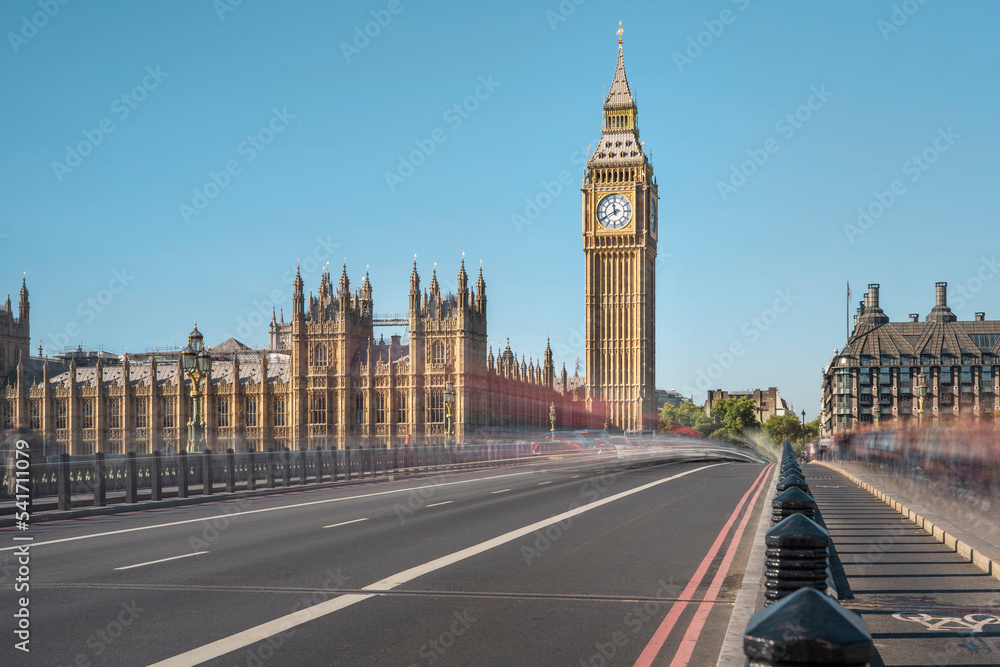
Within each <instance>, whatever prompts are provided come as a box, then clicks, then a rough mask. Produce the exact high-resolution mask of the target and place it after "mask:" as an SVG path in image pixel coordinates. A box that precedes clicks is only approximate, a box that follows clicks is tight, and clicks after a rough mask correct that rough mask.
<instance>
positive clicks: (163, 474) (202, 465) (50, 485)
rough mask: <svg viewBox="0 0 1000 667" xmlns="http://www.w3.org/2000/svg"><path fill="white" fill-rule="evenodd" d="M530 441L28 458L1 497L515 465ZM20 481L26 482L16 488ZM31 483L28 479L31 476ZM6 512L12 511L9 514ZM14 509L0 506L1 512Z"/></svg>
mask: <svg viewBox="0 0 1000 667" xmlns="http://www.w3.org/2000/svg"><path fill="white" fill-rule="evenodd" d="M531 456H532V454H531V445H529V444H510V445H482V446H469V447H465V448H462V449H449V448H444V447H426V448H417V449H374V448H368V449H361V448H358V449H322V448H320V447H317V448H316V449H314V450H308V449H300V450H297V451H290V450H287V449H286V450H278V451H275V450H269V451H263V452H257V451H253V450H250V451H247V452H235V451H233V450H232V449H229V450H227V451H225V452H213V451H211V450H205V451H203V452H192V453H188V452H177V453H169V454H165V453H161V452H159V451H157V452H153V453H152V454H136V453H135V452H129V453H127V454H115V455H105V454H103V453H100V452H98V453H97V454H93V455H84V456H70V455H68V454H60V455H59V456H50V457H47V458H46V460H44V461H30V462H29V463H24V462H22V463H21V464H20V467H21V468H22V470H23V469H26V471H27V472H28V474H27V475H26V476H25V475H23V474H22V476H21V477H20V478H19V477H18V476H17V474H16V473H17V469H18V467H19V464H18V461H17V459H16V457H14V456H11V457H8V458H6V459H3V460H0V480H2V482H3V484H2V486H0V500H14V499H23V500H27V497H28V496H29V495H30V498H31V499H32V500H35V499H46V498H49V499H51V498H55V499H57V500H58V507H59V508H60V509H71V508H72V507H73V506H81V505H85V504H89V500H88V499H87V498H86V496H93V504H94V505H97V506H100V505H105V504H106V503H108V502H109V501H111V502H127V503H134V502H139V501H140V500H160V499H162V498H166V497H179V498H185V497H188V496H189V495H196V494H204V495H211V494H213V493H216V492H219V491H226V492H230V493H232V492H236V491H253V490H255V489H260V488H277V487H287V486H292V485H305V484H323V483H330V482H342V481H350V480H356V479H366V478H377V477H388V476H390V475H391V476H394V477H400V476H406V475H422V474H426V473H428V472H439V471H444V470H455V471H458V470H467V469H472V468H478V467H483V468H486V467H498V466H506V465H511V464H516V463H518V462H523V461H524V460H526V459H529V458H531ZM18 479H20V480H21V483H22V485H21V487H20V488H19V487H18ZM29 480H30V481H29ZM8 509H9V510H10V512H8ZM12 512H13V508H8V507H6V506H4V507H0V513H12Z"/></svg>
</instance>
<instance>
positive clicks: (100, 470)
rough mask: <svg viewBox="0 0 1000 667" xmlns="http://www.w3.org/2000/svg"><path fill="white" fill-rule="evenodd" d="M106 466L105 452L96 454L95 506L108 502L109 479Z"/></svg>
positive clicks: (102, 505) (101, 505)
mask: <svg viewBox="0 0 1000 667" xmlns="http://www.w3.org/2000/svg"><path fill="white" fill-rule="evenodd" d="M106 472H107V471H106V469H105V467H104V454H103V453H102V452H97V453H96V454H94V507H104V506H105V505H107V504H108V480H107V475H106Z"/></svg>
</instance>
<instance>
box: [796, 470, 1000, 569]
mask: <svg viewBox="0 0 1000 667" xmlns="http://www.w3.org/2000/svg"><path fill="white" fill-rule="evenodd" d="M814 463H818V464H819V465H821V466H823V467H825V468H829V469H830V470H833V471H835V472H838V473H840V474H841V475H843V476H844V477H846V478H848V479H849V480H851V481H852V482H854V483H855V484H857V485H858V486H860V487H861V488H862V489H864V490H865V491H867V492H868V493H870V494H872V495H873V496H875V497H876V498H877V499H879V500H881V501H882V502H884V503H885V504H886V505H888V506H889V507H891V508H892V509H894V510H896V511H897V512H899V513H900V514H902V515H903V516H905V517H906V518H907V519H909V520H910V521H912V522H913V523H914V524H916V525H917V527H918V528H920V529H921V530H923V531H924V532H925V533H929V534H930V535H931V536H933V537H934V539H935V540H937V541H938V542H941V543H942V544H944V545H945V546H946V547H948V548H949V549H951V550H953V551H954V552H955V553H957V554H958V555H959V556H961V557H962V558H964V559H966V560H967V561H969V562H971V563H972V564H973V565H974V566H976V567H977V568H979V569H980V570H982V571H983V572H985V573H986V574H988V575H990V576H992V577H993V578H994V579H997V580H1000V561H997V560H994V559H993V558H991V557H990V556H988V555H987V554H984V553H982V550H981V549H977V548H974V547H973V546H972V545H971V544H969V543H968V542H967V541H965V540H962V539H960V538H958V537H956V536H955V535H953V534H952V533H950V532H948V531H947V530H945V529H944V528H942V527H941V526H938V525H936V524H935V523H934V522H933V521H931V520H930V519H928V518H926V517H923V516H921V515H920V514H917V513H916V512H915V511H913V510H912V509H910V508H909V507H907V506H906V505H904V504H902V503H901V502H899V501H898V500H896V499H895V498H893V497H891V496H890V495H889V494H887V493H885V492H884V491H882V490H881V489H878V488H876V487H874V486H872V485H871V484H868V483H867V482H862V481H861V480H860V479H858V478H857V477H855V476H854V475H852V474H851V473H849V472H847V471H845V470H841V469H840V468H838V467H837V466H835V465H833V464H831V463H827V462H825V461H814Z"/></svg>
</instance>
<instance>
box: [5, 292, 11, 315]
mask: <svg viewBox="0 0 1000 667" xmlns="http://www.w3.org/2000/svg"><path fill="white" fill-rule="evenodd" d="M3 309H4V312H6V313H7V314H8V315H13V314H14V313H13V310H12V309H11V307H10V294H8V295H7V303H6V304H4V307H3Z"/></svg>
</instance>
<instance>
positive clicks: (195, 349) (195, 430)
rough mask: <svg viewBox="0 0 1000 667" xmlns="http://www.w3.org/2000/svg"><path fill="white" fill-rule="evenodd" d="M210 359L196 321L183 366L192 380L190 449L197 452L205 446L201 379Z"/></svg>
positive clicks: (184, 350)
mask: <svg viewBox="0 0 1000 667" xmlns="http://www.w3.org/2000/svg"><path fill="white" fill-rule="evenodd" d="M209 363H210V359H209V356H208V352H206V351H205V338H204V336H202V335H201V332H200V331H198V323H197V322H195V323H194V331H192V332H191V333H190V334H188V344H187V347H185V348H184V349H183V350H182V351H181V367H182V368H183V369H184V373H185V374H186V375H187V376H188V379H189V380H191V419H189V420H188V423H187V427H188V439H187V449H188V451H192V452H197V451H200V450H201V449H204V447H205V418H204V417H202V414H201V380H202V378H204V377H205V376H206V374H207V373H208V367H209Z"/></svg>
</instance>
